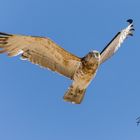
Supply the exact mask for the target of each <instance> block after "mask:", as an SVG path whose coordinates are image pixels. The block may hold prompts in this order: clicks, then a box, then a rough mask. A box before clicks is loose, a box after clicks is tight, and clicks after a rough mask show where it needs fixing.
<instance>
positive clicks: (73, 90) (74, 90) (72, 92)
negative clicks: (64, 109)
mask: <svg viewBox="0 0 140 140" xmlns="http://www.w3.org/2000/svg"><path fill="white" fill-rule="evenodd" d="M85 91H86V89H82V90H81V89H79V87H74V86H73V85H71V86H70V88H69V89H68V91H67V92H66V94H65V95H64V97H63V98H64V100H65V101H67V102H71V103H74V104H80V103H81V102H82V100H83V98H84V95H85Z"/></svg>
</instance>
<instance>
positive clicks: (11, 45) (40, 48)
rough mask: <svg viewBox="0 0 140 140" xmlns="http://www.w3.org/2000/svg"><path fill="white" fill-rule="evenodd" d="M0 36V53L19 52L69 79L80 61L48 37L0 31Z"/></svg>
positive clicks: (12, 54) (10, 54) (15, 53)
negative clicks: (2, 32)
mask: <svg viewBox="0 0 140 140" xmlns="http://www.w3.org/2000/svg"><path fill="white" fill-rule="evenodd" d="M0 37H2V38H0V48H1V50H0V53H7V54H8V56H10V57H12V56H16V55H19V54H21V58H23V59H27V60H29V61H31V62H32V63H34V64H38V65H40V66H41V67H46V68H49V69H51V70H53V71H56V72H58V73H60V74H62V75H64V76H67V77H69V78H71V79H72V78H73V75H74V73H75V70H76V69H77V67H78V66H79V63H81V59H80V58H78V57H76V56H75V55H73V54H71V53H69V52H67V51H65V50H64V49H63V48H61V47H60V46H58V45H57V44H55V43H54V42H53V41H51V40H50V39H48V38H43V37H32V36H22V35H9V34H6V33H4V34H2V35H1V33H0Z"/></svg>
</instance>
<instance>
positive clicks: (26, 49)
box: [0, 19, 134, 104]
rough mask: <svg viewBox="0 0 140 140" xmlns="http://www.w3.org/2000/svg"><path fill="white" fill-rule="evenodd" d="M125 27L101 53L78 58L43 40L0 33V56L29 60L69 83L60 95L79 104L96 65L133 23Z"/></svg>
mask: <svg viewBox="0 0 140 140" xmlns="http://www.w3.org/2000/svg"><path fill="white" fill-rule="evenodd" d="M127 21H128V22H129V25H128V26H127V27H126V28H125V29H123V30H122V31H121V32H119V33H117V35H116V36H115V37H114V38H113V39H112V40H111V42H110V43H109V44H108V45H107V46H106V47H105V48H104V49H103V50H102V52H101V53H99V52H98V51H92V52H89V53H88V54H87V55H86V56H84V57H83V58H79V57H77V56H75V55H73V54H71V53H69V52H67V51H66V50H64V49H63V48H61V47H60V46H58V45H57V44H55V43H54V42H53V41H52V40H50V39H48V38H45V37H34V36H24V35H15V34H7V33H1V32H0V48H1V50H0V53H7V54H8V56H9V57H13V56H17V55H21V59H24V60H29V61H31V62H32V63H34V64H37V65H39V66H41V67H45V68H48V69H50V70H52V71H55V72H57V73H60V74H62V75H64V76H66V77H68V78H70V79H72V80H73V82H72V85H71V86H70V87H69V89H68V91H67V92H66V94H65V95H64V100H66V101H69V102H72V103H76V104H79V103H81V101H82V99H83V97H84V94H85V91H86V88H87V87H88V85H89V84H90V82H91V80H92V79H93V78H94V77H95V75H96V71H97V69H98V67H99V66H100V64H102V63H103V62H104V61H106V60H107V59H108V58H110V57H111V56H112V55H113V54H114V53H115V52H116V51H117V50H118V48H119V47H120V45H121V44H122V43H123V41H124V40H125V39H126V38H127V37H128V36H129V35H132V32H133V30H134V28H133V23H132V22H133V20H132V19H129V20H127Z"/></svg>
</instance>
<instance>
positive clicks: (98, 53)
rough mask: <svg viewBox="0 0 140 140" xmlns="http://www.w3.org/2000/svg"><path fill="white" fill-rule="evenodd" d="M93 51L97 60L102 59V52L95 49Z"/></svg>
mask: <svg viewBox="0 0 140 140" xmlns="http://www.w3.org/2000/svg"><path fill="white" fill-rule="evenodd" d="M91 53H92V55H93V57H94V58H95V59H96V60H100V52H98V51H96V50H94V51H92V52H91Z"/></svg>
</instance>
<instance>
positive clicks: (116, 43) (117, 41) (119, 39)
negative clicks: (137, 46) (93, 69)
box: [100, 19, 134, 64]
mask: <svg viewBox="0 0 140 140" xmlns="http://www.w3.org/2000/svg"><path fill="white" fill-rule="evenodd" d="M127 22H129V25H128V26H127V27H126V28H125V29H123V30H122V31H121V32H118V33H117V34H116V36H115V37H114V38H113V39H112V40H111V41H110V42H109V44H108V45H107V46H106V47H105V48H104V49H103V50H102V52H101V53H100V54H101V59H100V64H101V63H103V62H104V61H106V60H107V59H108V58H110V57H111V56H112V55H113V54H114V53H115V52H116V51H117V50H118V48H119V47H120V46H121V44H122V43H123V41H124V40H125V39H126V38H127V37H128V36H129V35H131V36H132V35H133V30H134V28H133V20H132V19H129V20H127Z"/></svg>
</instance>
